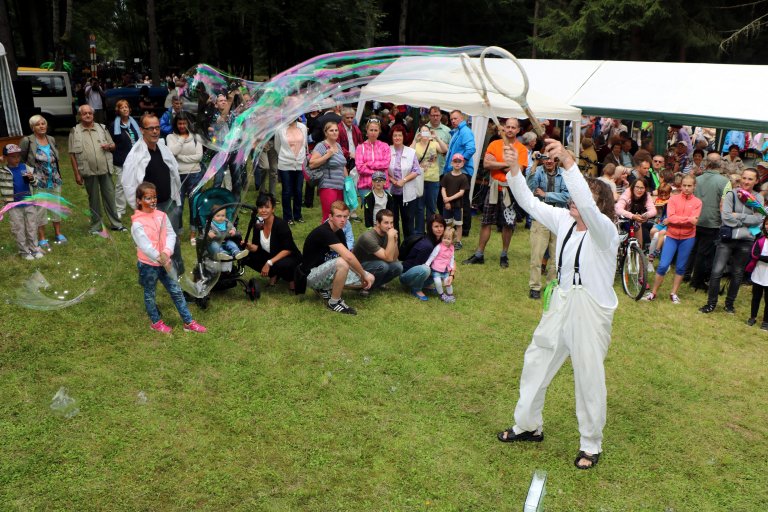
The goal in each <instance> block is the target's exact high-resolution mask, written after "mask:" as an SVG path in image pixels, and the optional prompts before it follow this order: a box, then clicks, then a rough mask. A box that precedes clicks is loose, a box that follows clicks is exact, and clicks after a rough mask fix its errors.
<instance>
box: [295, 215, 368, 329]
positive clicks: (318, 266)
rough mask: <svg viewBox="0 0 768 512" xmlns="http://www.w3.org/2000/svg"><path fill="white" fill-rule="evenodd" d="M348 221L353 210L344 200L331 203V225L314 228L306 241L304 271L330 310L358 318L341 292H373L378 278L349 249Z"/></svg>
mask: <svg viewBox="0 0 768 512" xmlns="http://www.w3.org/2000/svg"><path fill="white" fill-rule="evenodd" d="M348 220H349V207H348V206H347V205H346V204H344V201H334V202H333V203H331V216H330V217H329V218H328V222H323V223H322V224H320V225H319V226H318V227H316V228H315V229H313V230H312V231H311V232H310V233H309V235H308V236H307V238H306V240H305V241H304V250H303V251H302V252H303V254H304V260H303V263H302V269H303V270H304V272H305V273H306V274H307V286H308V287H309V288H312V289H313V290H315V291H316V292H317V293H318V294H319V295H320V296H321V297H322V298H323V299H325V300H327V301H328V309H330V310H331V311H334V312H336V313H344V314H347V315H356V314H357V311H355V309H354V308H352V307H350V306H348V305H347V304H346V302H344V300H343V299H342V298H341V292H342V291H343V290H344V287H345V286H349V287H351V288H362V289H364V290H370V288H371V286H373V283H374V281H375V278H374V277H373V275H372V274H370V273H369V272H366V271H365V270H364V269H363V267H362V265H361V264H360V262H359V261H358V259H357V258H356V257H355V255H354V254H352V251H350V250H349V249H347V246H346V243H345V237H344V225H345V224H346V223H347V221H348ZM350 270H351V272H350Z"/></svg>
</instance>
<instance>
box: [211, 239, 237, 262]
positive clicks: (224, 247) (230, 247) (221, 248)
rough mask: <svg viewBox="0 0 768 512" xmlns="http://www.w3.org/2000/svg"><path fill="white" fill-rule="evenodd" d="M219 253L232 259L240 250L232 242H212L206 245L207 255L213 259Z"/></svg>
mask: <svg viewBox="0 0 768 512" xmlns="http://www.w3.org/2000/svg"><path fill="white" fill-rule="evenodd" d="M220 252H225V253H227V254H229V255H230V256H232V257H233V258H234V257H235V255H236V254H237V253H239V252H240V248H239V247H238V246H237V244H236V243H235V242H233V241H232V240H224V241H223V242H221V243H219V242H217V241H215V240H213V241H211V242H210V243H209V244H208V254H210V255H211V256H212V257H215V256H216V255H217V254H218V253H220Z"/></svg>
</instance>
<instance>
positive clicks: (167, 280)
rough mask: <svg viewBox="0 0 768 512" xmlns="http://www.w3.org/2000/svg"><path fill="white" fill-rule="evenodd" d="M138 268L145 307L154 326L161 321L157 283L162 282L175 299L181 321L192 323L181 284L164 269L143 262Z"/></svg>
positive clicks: (174, 302) (139, 263)
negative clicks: (157, 300)
mask: <svg viewBox="0 0 768 512" xmlns="http://www.w3.org/2000/svg"><path fill="white" fill-rule="evenodd" d="M137 266H138V268H139V284H140V285H141V286H142V287H143V288H144V307H145V308H146V309H147V314H148V315H149V319H150V321H151V322H152V323H153V324H155V323H157V322H159V321H160V312H159V311H158V310H157V302H156V300H155V293H156V291H157V281H160V282H161V283H163V286H165V289H166V290H168V294H170V296H171V299H173V304H174V306H176V310H177V311H178V312H179V315H181V319H182V320H183V321H184V323H185V324H188V323H190V322H191V321H192V313H190V312H189V308H188V307H187V301H186V300H184V292H182V291H181V286H179V283H177V282H176V281H174V280H173V279H171V277H170V276H169V275H168V272H166V271H165V269H164V268H163V267H159V266H158V267H155V266H153V265H147V264H146V263H142V262H138V264H137Z"/></svg>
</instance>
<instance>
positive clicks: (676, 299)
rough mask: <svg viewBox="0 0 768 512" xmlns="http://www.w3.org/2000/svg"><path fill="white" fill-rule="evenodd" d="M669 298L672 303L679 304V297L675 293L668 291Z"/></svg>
mask: <svg viewBox="0 0 768 512" xmlns="http://www.w3.org/2000/svg"><path fill="white" fill-rule="evenodd" d="M669 300H671V301H672V304H680V297H678V296H677V294H676V293H670V294H669Z"/></svg>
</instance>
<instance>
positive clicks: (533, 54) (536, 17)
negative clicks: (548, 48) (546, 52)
mask: <svg viewBox="0 0 768 512" xmlns="http://www.w3.org/2000/svg"><path fill="white" fill-rule="evenodd" d="M531 35H532V38H533V44H532V45H531V58H532V59H535V58H536V38H537V37H539V0H536V1H535V2H534V3H533V33H532V34H531Z"/></svg>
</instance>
